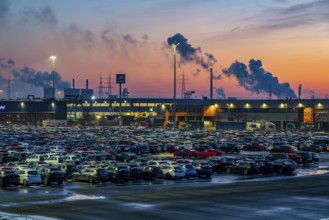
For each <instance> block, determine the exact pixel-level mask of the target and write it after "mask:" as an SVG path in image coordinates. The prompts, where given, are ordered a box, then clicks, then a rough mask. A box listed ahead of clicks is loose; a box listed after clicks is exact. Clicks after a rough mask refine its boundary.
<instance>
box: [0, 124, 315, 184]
mask: <svg viewBox="0 0 329 220" xmlns="http://www.w3.org/2000/svg"><path fill="white" fill-rule="evenodd" d="M246 139H248V141H249V140H251V141H253V142H256V141H257V142H262V143H263V145H266V146H267V150H269V149H271V152H272V153H271V155H276V154H275V152H281V153H280V154H278V155H281V156H280V157H278V156H275V157H274V158H275V159H269V158H265V157H263V158H261V157H260V156H258V157H251V156H250V155H249V156H248V158H246V157H243V156H242V155H241V154H240V151H241V150H243V149H245V147H246V146H248V142H247V140H246ZM311 139H312V138H311V137H306V136H296V135H290V136H289V135H285V136H282V134H280V135H277V134H276V135H275V136H274V135H273V134H262V133H259V134H257V133H246V132H238V131H168V130H140V129H134V128H121V129H118V128H106V127H81V128H68V127H63V128H33V129H32V128H27V127H26V128H24V127H23V128H19V129H18V128H15V127H2V128H1V129H0V143H1V144H0V163H1V164H3V166H2V168H1V171H3V175H5V174H8V176H14V175H13V174H17V175H20V178H19V179H20V180H19V184H22V185H29V184H49V183H52V182H55V183H57V184H62V183H63V181H64V180H66V179H70V180H72V181H88V182H90V183H94V182H104V181H111V182H116V181H129V180H134V179H144V180H152V179H154V178H167V179H178V178H190V177H203V176H205V177H209V176H211V175H212V174H213V172H218V173H223V172H224V173H243V174H254V173H289V172H292V171H289V169H288V168H286V167H288V165H289V166H290V167H291V170H293V169H292V168H293V167H296V164H299V163H301V164H302V163H304V164H306V163H308V162H307V161H312V162H315V161H316V158H318V157H317V156H318V155H316V153H314V152H313V153H311V152H305V153H302V152H299V153H298V154H296V153H292V152H295V151H287V152H286V151H285V150H282V149H286V148H287V149H288V148H289V149H290V148H292V149H294V147H296V146H299V147H300V146H301V143H304V142H306V141H305V140H307V141H308V142H309V143H311V142H310V141H311ZM292 140H294V141H292ZM274 143H283V144H282V145H279V146H280V149H281V150H280V151H279V150H276V146H274V147H273V145H275V144H274ZM298 143H299V144H298ZM313 143H314V142H313ZM290 144H291V146H290ZM293 144H295V145H296V146H294V145H293ZM269 146H272V148H269ZM305 146H306V145H305ZM278 149H279V148H278ZM159 153H171V154H170V155H171V156H170V157H168V158H165V159H163V158H162V159H159V158H158V157H156V158H157V159H155V158H154V155H157V154H159ZM227 153H229V154H234V156H231V158H230V157H228V156H225V154H227ZM302 154H305V155H306V156H304V155H302ZM282 155H285V156H282ZM300 158H301V159H302V160H300ZM304 158H306V159H304ZM307 158H309V159H307ZM310 158H311V159H310ZM173 160H176V162H175V163H174V162H173ZM225 161H226V162H227V161H230V162H227V163H226V162H225ZM300 161H302V162H300ZM225 163H226V164H225ZM46 169H47V170H48V172H45V170H46ZM51 170H52V171H51ZM11 171H13V172H14V173H12V172H11ZM23 171H24V172H27V173H28V174H30V175H32V174H33V173H35V171H36V172H37V173H38V174H40V176H41V178H40V179H41V181H35V182H36V183H35V182H33V183H32V182H31V181H28V180H27V179H24V177H23V176H24V175H23ZM210 171H212V172H210ZM20 172H22V173H20ZM46 173H55V174H58V175H57V177H59V176H62V177H61V178H59V179H56V178H52V177H51V176H50V175H49V174H47V175H46ZM161 173H162V174H161ZM119 174H120V175H119ZM25 175H27V174H25ZM102 175H103V176H104V177H102V178H99V177H98V176H102ZM54 176H55V175H54ZM1 179H2V180H1V182H0V183H1V185H2V186H3V185H6V183H5V182H6V181H5V180H6V179H5V178H1ZM36 179H37V178H36ZM14 185H17V184H14Z"/></svg>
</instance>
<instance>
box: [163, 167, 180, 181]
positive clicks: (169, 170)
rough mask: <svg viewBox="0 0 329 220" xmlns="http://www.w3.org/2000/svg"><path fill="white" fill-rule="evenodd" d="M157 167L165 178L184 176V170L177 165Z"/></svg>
mask: <svg viewBox="0 0 329 220" xmlns="http://www.w3.org/2000/svg"><path fill="white" fill-rule="evenodd" d="M159 168H160V169H161V170H162V173H163V175H164V178H166V179H181V178H184V177H185V172H184V170H183V169H182V168H181V167H179V166H171V165H160V166H159Z"/></svg>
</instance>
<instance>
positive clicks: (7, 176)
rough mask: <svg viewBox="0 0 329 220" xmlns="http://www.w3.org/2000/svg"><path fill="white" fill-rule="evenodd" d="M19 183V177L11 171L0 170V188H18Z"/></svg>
mask: <svg viewBox="0 0 329 220" xmlns="http://www.w3.org/2000/svg"><path fill="white" fill-rule="evenodd" d="M19 183H20V179H19V175H18V174H16V173H15V172H14V171H13V170H9V169H3V170H0V187H7V186H18V185H19Z"/></svg>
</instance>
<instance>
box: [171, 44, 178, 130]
mask: <svg viewBox="0 0 329 220" xmlns="http://www.w3.org/2000/svg"><path fill="white" fill-rule="evenodd" d="M178 46H179V43H177V44H173V45H172V47H173V49H174V107H173V118H174V129H176V48H177V47H178Z"/></svg>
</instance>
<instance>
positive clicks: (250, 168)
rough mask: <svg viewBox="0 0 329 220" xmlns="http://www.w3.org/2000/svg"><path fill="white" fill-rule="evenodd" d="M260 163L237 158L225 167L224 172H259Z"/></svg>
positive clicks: (246, 173) (245, 173) (244, 173)
mask: <svg viewBox="0 0 329 220" xmlns="http://www.w3.org/2000/svg"><path fill="white" fill-rule="evenodd" d="M260 172H261V169H260V165H259V164H258V163H256V162H254V161H244V160H238V161H237V162H236V163H234V164H232V165H231V166H228V167H227V168H226V173H229V174H230V173H237V174H243V175H250V174H259V173H260Z"/></svg>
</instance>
